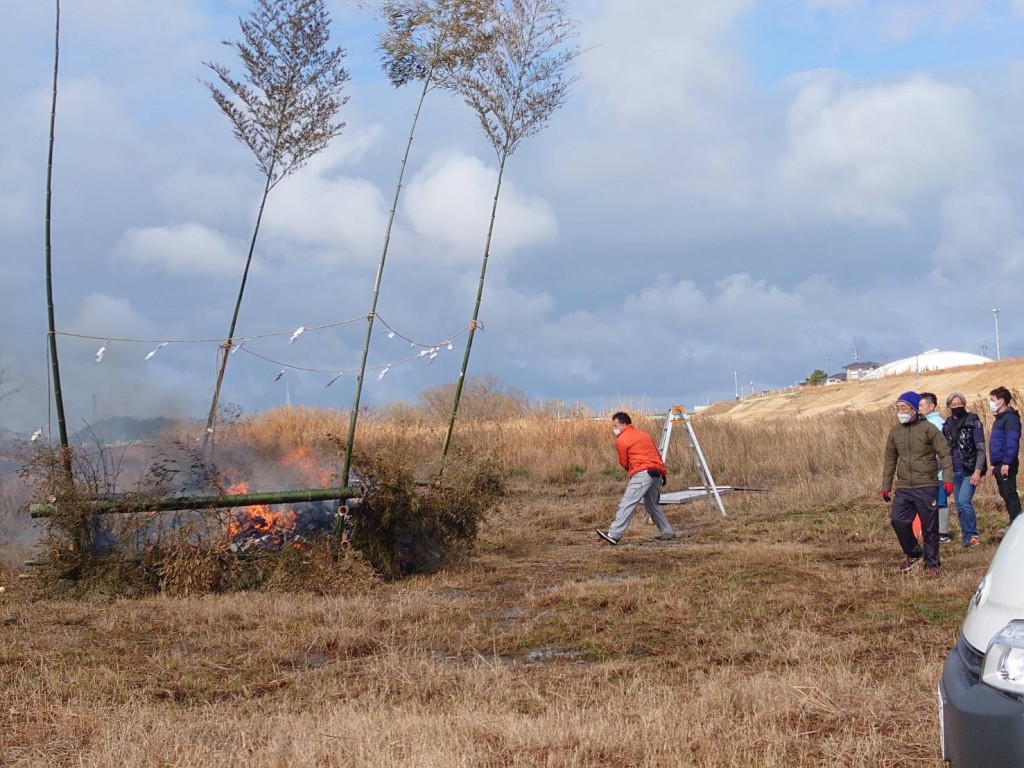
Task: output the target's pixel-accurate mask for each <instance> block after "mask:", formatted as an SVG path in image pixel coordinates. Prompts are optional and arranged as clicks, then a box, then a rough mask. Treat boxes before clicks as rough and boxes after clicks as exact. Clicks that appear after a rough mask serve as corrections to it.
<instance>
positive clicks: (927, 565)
mask: <svg viewBox="0 0 1024 768" xmlns="http://www.w3.org/2000/svg"><path fill="white" fill-rule="evenodd" d="M920 405H921V396H920V395H918V394H917V393H916V392H904V393H903V394H902V395H900V396H899V397H898V398H897V399H896V407H895V408H894V410H895V412H896V417H897V418H898V419H899V424H894V425H893V427H892V429H891V430H889V438H888V440H886V443H885V463H884V465H883V467H882V500H883V501H885V502H888V501H889V492H890V491H891V490H892V481H893V477H894V476H895V477H896V482H897V488H896V496H895V497H894V498H893V500H892V529H893V530H894V531H895V532H896V538H897V539H899V542H900V547H901V548H902V549H903V554H904V555H906V557H905V558H904V559H903V561H902V562H901V563H900V570H901V571H909V570H910V569H911V568H913V567H914V565H915V564H916V563H917V561H918V560H920V559H921V555H922V554H924V569H925V572H926V573H930V574H938V572H939V509H938V505H937V501H938V494H939V481H938V479H937V478H936V475H935V457H936V456H938V458H939V463H940V464H941V465H942V476H943V477H945V478H951V477H953V461H952V458H951V455H950V452H949V444H948V443H947V442H946V438H944V437H943V436H942V432H941V431H939V429H938V428H937V427H936V426H935V425H934V424H932V423H930V422H929V421H928V420H927V419H923V418H921V415H920V413H919V412H918V409H919V408H920ZM943 486H944V487H945V488H944V489H945V491H946V493H947V494H950V493H952V492H953V483H952V482H950V481H949V480H946V481H944V482H943ZM915 516H917V517H920V518H921V531H922V533H923V534H924V551H923V553H922V549H921V544H920V542H918V540H917V536H915V535H914V530H913V525H914V517H915Z"/></svg>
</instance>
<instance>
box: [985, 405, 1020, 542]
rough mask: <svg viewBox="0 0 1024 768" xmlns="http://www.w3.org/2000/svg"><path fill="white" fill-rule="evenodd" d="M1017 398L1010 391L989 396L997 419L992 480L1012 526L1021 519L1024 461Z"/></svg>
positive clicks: (991, 450) (992, 441)
mask: <svg viewBox="0 0 1024 768" xmlns="http://www.w3.org/2000/svg"><path fill="white" fill-rule="evenodd" d="M1012 399H1013V396H1012V395H1011V394H1010V390H1008V389H1007V388H1006V387H996V388H995V389H993V390H992V391H991V392H989V393H988V407H989V408H990V409H991V410H992V413H994V414H995V415H996V418H995V421H993V422H992V434H991V435H990V436H989V440H988V458H989V460H990V461H991V462H992V476H993V477H994V478H995V479H996V485H997V486H999V495H1000V496H1002V497H1003V503H1004V504H1006V513H1007V514H1008V515H1009V516H1010V524H1011V525H1012V524H1013V521H1014V520H1016V519H1017V517H1018V515H1020V496H1018V495H1017V469H1018V467H1019V465H1020V460H1019V458H1018V456H1017V454H1018V453H1019V451H1020V414H1018V413H1017V411H1016V410H1014V409H1013V408H1011V407H1010V401H1011V400H1012Z"/></svg>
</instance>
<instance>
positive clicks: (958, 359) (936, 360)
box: [861, 349, 995, 381]
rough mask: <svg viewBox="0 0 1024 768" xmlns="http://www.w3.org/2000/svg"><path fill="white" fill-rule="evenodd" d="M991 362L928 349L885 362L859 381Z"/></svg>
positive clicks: (980, 357) (979, 357) (974, 356)
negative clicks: (911, 355)
mask: <svg viewBox="0 0 1024 768" xmlns="http://www.w3.org/2000/svg"><path fill="white" fill-rule="evenodd" d="M992 362H995V361H994V360H992V359H991V358H989V357H982V356H981V355H975V354H972V353H970V352H943V351H941V350H938V349H929V350H928V351H927V352H920V353H918V354H916V355H914V356H913V357H905V358H903V359H902V360H894V361H893V362H891V363H886V364H885V365H883V366H881V367H879V368H876V369H875V370H873V371H871V373H866V374H864V375H863V376H861V381H865V380H870V379H880V378H882V377H883V376H892V375H893V374H897V373H924V372H925V371H940V370H942V369H944V368H959V367H961V366H964V365H981V364H982V363H992Z"/></svg>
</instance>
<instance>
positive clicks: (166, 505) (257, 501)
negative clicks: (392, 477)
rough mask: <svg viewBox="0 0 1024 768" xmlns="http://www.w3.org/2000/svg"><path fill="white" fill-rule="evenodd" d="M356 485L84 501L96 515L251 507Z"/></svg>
mask: <svg viewBox="0 0 1024 768" xmlns="http://www.w3.org/2000/svg"><path fill="white" fill-rule="evenodd" d="M361 493H362V490H361V489H360V488H358V487H356V486H347V487H341V488H299V489H296V490H293V491H267V492H263V493H234V494H222V495H219V496H165V497H163V498H159V499H144V498H139V497H138V496H133V497H130V498H121V499H90V500H86V501H84V502H83V503H84V504H85V505H87V506H88V507H89V509H90V510H91V511H92V512H94V513H96V514H98V515H109V514H122V513H140V512H164V511H171V510H179V509H226V508H228V507H254V506H259V505H264V504H299V503H302V502H308V501H341V500H343V499H351V498H355V497H356V496H359V495H360V494H361ZM59 508H60V503H59V502H52V503H49V504H31V505H29V508H28V511H29V515H30V516H31V517H52V516H53V515H55V514H57V512H58V510H59Z"/></svg>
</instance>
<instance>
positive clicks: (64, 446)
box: [43, 0, 72, 481]
mask: <svg viewBox="0 0 1024 768" xmlns="http://www.w3.org/2000/svg"><path fill="white" fill-rule="evenodd" d="M56 5H57V15H56V21H55V23H54V40H53V94H52V98H51V100H50V146H49V151H48V152H47V156H46V222H45V225H44V234H43V239H44V249H45V252H46V319H47V323H48V327H49V334H48V342H49V351H50V370H51V372H52V374H53V397H54V400H55V401H56V408H57V434H58V435H59V439H60V450H61V463H62V465H63V467H64V474H65V475H66V476H67V479H68V480H69V481H70V480H71V477H72V474H71V448H70V446H69V445H68V428H67V421H66V419H65V418H64V397H63V395H62V393H61V387H60V364H59V362H58V360H57V327H56V322H55V320H54V311H53V259H52V256H53V247H52V241H51V237H50V220H51V211H52V202H53V144H54V135H55V128H56V124H57V73H58V71H59V68H60V0H56Z"/></svg>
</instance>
